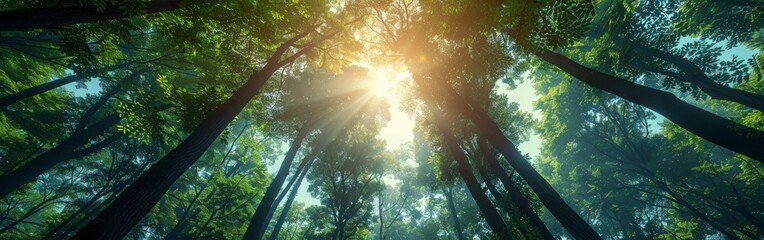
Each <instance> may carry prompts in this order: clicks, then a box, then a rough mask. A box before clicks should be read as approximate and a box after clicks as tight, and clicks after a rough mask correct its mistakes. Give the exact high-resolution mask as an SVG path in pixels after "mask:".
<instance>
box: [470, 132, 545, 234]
mask: <svg viewBox="0 0 764 240" xmlns="http://www.w3.org/2000/svg"><path fill="white" fill-rule="evenodd" d="M477 144H478V148H480V151H481V152H482V154H483V157H484V158H485V160H486V162H487V163H488V166H489V167H490V169H491V171H492V172H493V173H495V174H496V175H498V176H499V180H501V184H502V185H504V190H505V191H507V194H508V195H509V198H510V200H512V203H514V204H515V206H516V207H517V209H518V210H520V213H522V214H523V215H524V216H525V217H527V218H528V222H529V223H530V224H531V225H533V227H534V228H535V229H536V230H538V231H539V233H540V234H541V238H542V239H547V240H553V239H555V238H554V235H552V233H551V232H549V229H548V228H547V227H546V224H544V222H543V221H541V218H540V217H539V215H538V214H537V213H536V211H534V210H533V207H532V206H531V203H530V201H528V199H526V198H525V197H524V196H523V193H522V192H521V191H520V188H518V187H517V185H516V184H515V182H514V181H512V177H510V176H509V174H507V172H505V171H504V168H503V167H501V165H500V164H499V161H498V160H496V157H495V155H494V154H493V151H491V149H490V148H489V147H488V144H487V140H486V139H485V138H482V137H480V138H478V139H477Z"/></svg>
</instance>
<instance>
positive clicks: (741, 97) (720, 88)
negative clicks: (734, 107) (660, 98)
mask: <svg viewBox="0 0 764 240" xmlns="http://www.w3.org/2000/svg"><path fill="white" fill-rule="evenodd" d="M616 42H620V43H621V44H628V45H629V47H631V48H633V50H635V51H637V52H639V53H643V54H647V55H650V56H653V57H656V58H659V59H661V60H664V61H666V62H669V63H671V64H673V65H674V66H676V67H677V68H678V69H680V70H682V72H684V74H676V73H672V72H668V71H661V70H653V69H654V68H651V67H649V66H639V64H638V66H637V67H640V68H643V69H645V70H647V71H651V72H655V73H658V74H666V75H667V76H670V77H674V78H677V80H679V81H683V82H686V83H690V84H692V85H694V86H696V87H698V88H700V90H702V91H703V92H704V93H706V94H708V96H710V97H711V98H713V99H717V100H727V101H732V102H736V103H739V104H742V105H745V106H747V107H750V108H753V109H756V110H759V111H761V112H764V96H762V95H759V94H756V93H752V92H747V91H743V90H740V89H736V88H731V87H728V86H725V85H722V84H719V83H717V82H716V81H714V80H712V79H711V78H709V77H708V75H706V73H705V72H703V70H701V69H700V68H699V67H698V66H697V65H695V63H693V62H692V61H690V60H688V59H686V58H684V57H682V56H677V55H674V54H671V53H669V52H665V51H661V50H659V49H655V48H652V47H648V46H646V45H642V44H639V43H635V42H633V41H629V40H626V39H616Z"/></svg>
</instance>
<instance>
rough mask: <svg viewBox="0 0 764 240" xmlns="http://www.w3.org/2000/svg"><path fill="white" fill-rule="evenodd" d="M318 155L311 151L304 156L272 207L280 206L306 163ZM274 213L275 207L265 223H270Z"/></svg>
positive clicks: (316, 152)
mask: <svg viewBox="0 0 764 240" xmlns="http://www.w3.org/2000/svg"><path fill="white" fill-rule="evenodd" d="M316 155H318V151H311V153H310V155H308V156H305V157H304V158H303V159H302V161H301V162H300V165H299V166H297V169H296V170H295V175H294V176H292V179H290V180H289V183H287V185H286V187H284V191H282V192H281V193H280V194H279V196H278V197H277V198H276V200H274V201H273V205H274V206H278V205H279V204H281V200H284V197H286V195H287V194H288V193H289V191H287V190H288V189H291V188H292V186H293V185H294V184H295V182H297V178H299V177H300V174H299V173H301V172H302V170H303V169H305V166H306V165H308V162H310V161H311V160H312V159H313V158H315V157H316ZM275 212H276V207H272V208H271V209H270V212H269V213H268V217H267V218H266V219H265V221H266V222H270V221H271V219H272V218H273V214H274V213H275Z"/></svg>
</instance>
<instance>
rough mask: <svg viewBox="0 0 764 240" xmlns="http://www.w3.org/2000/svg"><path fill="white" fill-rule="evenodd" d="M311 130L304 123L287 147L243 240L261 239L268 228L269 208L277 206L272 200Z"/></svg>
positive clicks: (279, 189)
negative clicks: (290, 144) (287, 149)
mask: <svg viewBox="0 0 764 240" xmlns="http://www.w3.org/2000/svg"><path fill="white" fill-rule="evenodd" d="M311 129H313V128H312V124H308V123H306V124H304V125H303V126H302V127H301V128H300V130H298V131H297V136H295V137H294V140H293V141H292V146H290V147H289V151H287V153H286V155H285V156H284V161H283V162H281V167H280V168H279V171H278V173H277V174H276V177H274V178H273V182H271V184H270V185H269V186H268V188H267V189H266V190H265V195H264V196H263V198H262V199H261V200H260V203H259V204H258V205H257V210H255V215H254V216H252V220H250V221H249V227H247V231H246V232H245V233H244V239H261V238H263V235H264V234H265V229H266V228H268V223H269V222H270V221H269V220H268V219H267V218H268V213H270V211H271V208H275V207H276V206H277V205H278V204H276V206H274V204H273V203H274V200H276V196H277V195H278V194H279V191H281V186H282V185H284V181H285V180H286V177H287V175H289V169H290V168H291V167H292V162H293V161H294V157H295V155H297V150H299V149H300V145H301V144H302V140H303V139H305V137H306V136H307V135H308V133H309V132H310V130H311ZM297 184H299V183H297ZM285 190H286V189H285Z"/></svg>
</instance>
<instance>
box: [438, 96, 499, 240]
mask: <svg viewBox="0 0 764 240" xmlns="http://www.w3.org/2000/svg"><path fill="white" fill-rule="evenodd" d="M435 107H436V106H431V109H432V111H433V119H434V120H435V122H436V126H437V129H438V132H439V133H440V134H441V135H442V137H443V141H444V143H445V145H446V146H448V149H449V151H450V152H451V154H452V155H453V157H454V159H456V162H457V164H458V166H457V169H458V172H459V176H461V178H462V180H464V182H465V183H466V184H467V188H468V189H469V191H470V194H471V195H472V197H473V198H474V199H475V202H477V204H478V207H479V208H480V212H481V213H482V214H483V217H484V218H485V220H486V222H487V223H488V225H489V226H491V230H493V232H494V234H495V235H496V236H507V234H509V232H508V230H507V225H506V224H505V223H504V220H503V219H502V218H501V215H499V212H498V211H497V210H496V208H495V207H494V206H493V203H491V200H489V199H488V197H487V196H486V195H485V192H483V189H482V188H481V187H480V185H479V184H478V182H477V179H475V175H474V174H473V173H472V168H471V167H470V164H469V161H468V160H467V156H466V155H465V154H464V150H462V148H461V147H460V146H459V143H458V140H457V139H456V137H455V136H454V134H453V132H452V131H451V130H450V127H449V126H448V125H447V124H446V123H445V122H444V120H443V119H444V118H443V115H442V114H441V113H440V112H439V111H440V110H438V109H434V108H435Z"/></svg>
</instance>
